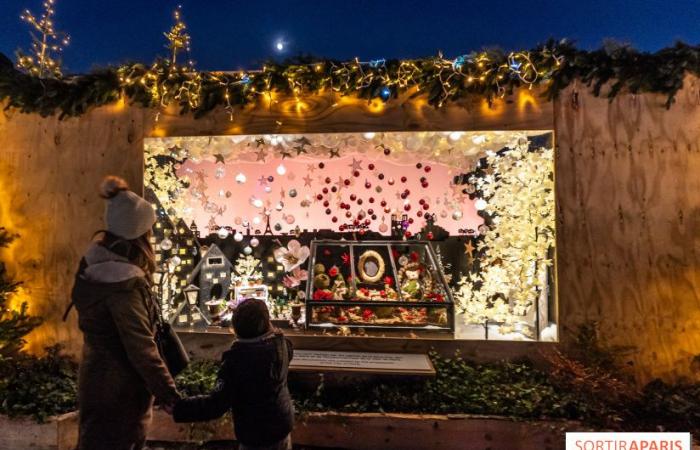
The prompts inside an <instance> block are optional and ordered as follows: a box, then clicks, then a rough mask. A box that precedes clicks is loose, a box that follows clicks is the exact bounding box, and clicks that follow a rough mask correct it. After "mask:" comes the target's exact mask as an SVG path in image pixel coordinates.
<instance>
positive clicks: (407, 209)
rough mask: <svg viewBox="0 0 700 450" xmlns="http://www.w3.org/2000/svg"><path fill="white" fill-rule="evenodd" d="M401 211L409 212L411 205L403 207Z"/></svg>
mask: <svg viewBox="0 0 700 450" xmlns="http://www.w3.org/2000/svg"><path fill="white" fill-rule="evenodd" d="M403 210H404V211H410V210H411V205H403Z"/></svg>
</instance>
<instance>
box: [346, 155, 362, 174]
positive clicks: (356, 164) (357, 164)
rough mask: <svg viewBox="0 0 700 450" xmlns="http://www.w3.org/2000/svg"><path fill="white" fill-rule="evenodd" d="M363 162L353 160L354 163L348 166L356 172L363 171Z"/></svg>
mask: <svg viewBox="0 0 700 450" xmlns="http://www.w3.org/2000/svg"><path fill="white" fill-rule="evenodd" d="M361 164H362V160H361V159H360V160H357V159H355V158H352V162H351V163H350V164H348V166H349V167H350V168H351V169H350V170H352V171H355V170H362V166H361Z"/></svg>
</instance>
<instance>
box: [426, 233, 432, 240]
mask: <svg viewBox="0 0 700 450" xmlns="http://www.w3.org/2000/svg"><path fill="white" fill-rule="evenodd" d="M425 237H427V238H428V240H429V241H432V240H433V232H432V231H428V234H426V235H425Z"/></svg>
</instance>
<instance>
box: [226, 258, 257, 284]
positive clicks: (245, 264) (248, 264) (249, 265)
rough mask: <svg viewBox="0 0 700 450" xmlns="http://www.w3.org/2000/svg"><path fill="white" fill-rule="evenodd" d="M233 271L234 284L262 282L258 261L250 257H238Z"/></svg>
mask: <svg viewBox="0 0 700 450" xmlns="http://www.w3.org/2000/svg"><path fill="white" fill-rule="evenodd" d="M233 271H234V272H235V274H234V276H233V280H234V281H236V282H242V283H244V284H245V283H250V282H255V281H260V280H262V272H261V271H260V260H259V259H258V258H256V257H254V256H252V255H247V256H239V257H238V259H237V260H236V266H235V267H234V268H233Z"/></svg>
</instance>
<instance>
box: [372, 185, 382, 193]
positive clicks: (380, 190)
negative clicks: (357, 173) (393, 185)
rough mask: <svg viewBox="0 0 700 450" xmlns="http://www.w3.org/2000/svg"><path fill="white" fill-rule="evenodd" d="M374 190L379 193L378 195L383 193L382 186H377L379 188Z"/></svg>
mask: <svg viewBox="0 0 700 450" xmlns="http://www.w3.org/2000/svg"><path fill="white" fill-rule="evenodd" d="M374 190H375V191H377V194H381V192H382V187H381V186H377V187H375V188H374Z"/></svg>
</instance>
